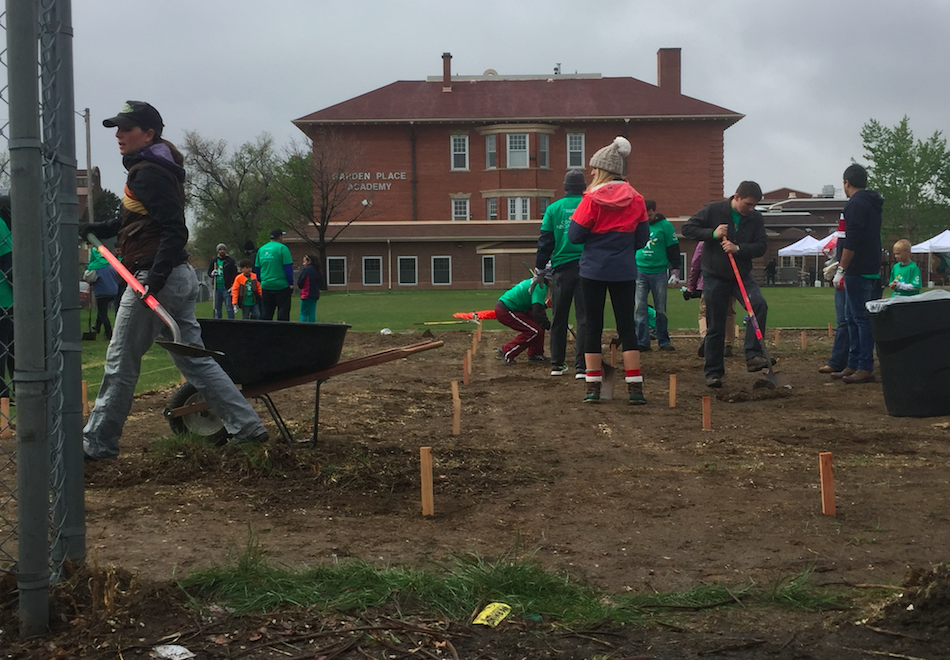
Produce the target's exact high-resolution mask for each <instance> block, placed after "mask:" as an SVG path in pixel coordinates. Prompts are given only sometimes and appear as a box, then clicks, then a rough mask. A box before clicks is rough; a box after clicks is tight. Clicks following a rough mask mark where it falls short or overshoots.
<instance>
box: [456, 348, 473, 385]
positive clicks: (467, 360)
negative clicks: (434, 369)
mask: <svg viewBox="0 0 950 660" xmlns="http://www.w3.org/2000/svg"><path fill="white" fill-rule="evenodd" d="M471 364H472V351H471V349H469V350H467V351H465V357H463V358H462V385H468V375H469V374H470V373H471V372H472V369H471ZM453 382H454V381H453Z"/></svg>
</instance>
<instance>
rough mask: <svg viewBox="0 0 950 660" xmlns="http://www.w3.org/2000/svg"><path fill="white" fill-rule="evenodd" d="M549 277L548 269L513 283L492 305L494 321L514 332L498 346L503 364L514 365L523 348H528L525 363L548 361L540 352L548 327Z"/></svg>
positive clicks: (542, 348)
mask: <svg viewBox="0 0 950 660" xmlns="http://www.w3.org/2000/svg"><path fill="white" fill-rule="evenodd" d="M550 279H551V272H550V271H549V270H544V271H542V272H541V274H540V277H535V278H533V279H532V278H528V279H526V280H522V281H521V282H518V283H517V284H515V285H514V286H513V287H511V288H510V289H508V290H507V291H505V292H504V293H503V294H502V295H501V298H499V299H498V302H497V303H496V304H495V320H496V321H498V322H499V323H501V324H502V325H507V326H508V327H509V328H511V329H512V330H515V331H516V332H517V333H518V335H517V336H516V337H515V338H514V339H512V340H511V341H509V342H508V343H507V344H505V345H504V346H502V347H501V348H499V349H498V357H500V358H502V359H503V360H504V361H505V364H509V365H510V364H514V363H515V358H516V357H517V356H518V355H520V354H521V352H522V351H525V350H527V351H528V362H547V361H548V358H547V357H545V355H544V331H545V330H547V329H549V328H550V327H551V323H550V322H549V321H548V315H547V312H546V311H545V300H546V299H547V295H548V287H547V283H548V282H549V281H550ZM532 284H534V285H535V286H533V287H532Z"/></svg>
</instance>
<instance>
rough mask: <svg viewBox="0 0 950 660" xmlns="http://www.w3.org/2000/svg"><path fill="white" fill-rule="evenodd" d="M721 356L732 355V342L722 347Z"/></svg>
mask: <svg viewBox="0 0 950 660" xmlns="http://www.w3.org/2000/svg"><path fill="white" fill-rule="evenodd" d="M722 356H723V357H732V344H727V345H726V347H725V348H724V349H722Z"/></svg>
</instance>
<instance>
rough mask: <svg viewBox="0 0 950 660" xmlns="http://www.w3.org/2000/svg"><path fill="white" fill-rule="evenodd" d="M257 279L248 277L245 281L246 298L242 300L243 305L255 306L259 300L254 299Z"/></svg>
mask: <svg viewBox="0 0 950 660" xmlns="http://www.w3.org/2000/svg"><path fill="white" fill-rule="evenodd" d="M256 281H257V280H254V279H251V278H250V277H248V278H247V281H246V282H245V283H244V287H243V289H244V300H243V301H242V302H241V306H242V307H253V306H254V304H255V303H256V302H257V301H256V300H254V288H255V287H254V282H256Z"/></svg>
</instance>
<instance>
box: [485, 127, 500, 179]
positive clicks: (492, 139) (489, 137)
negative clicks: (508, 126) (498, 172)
mask: <svg viewBox="0 0 950 660" xmlns="http://www.w3.org/2000/svg"><path fill="white" fill-rule="evenodd" d="M489 142H491V145H492V148H491V149H489V148H488V143H489ZM489 153H493V154H495V164H494V165H491V164H489V162H488V154H489ZM497 168H498V137H497V136H496V135H495V134H494V133H492V134H491V135H486V136H485V169H486V170H494V169H497Z"/></svg>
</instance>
